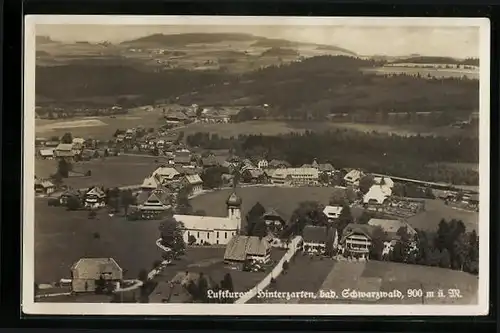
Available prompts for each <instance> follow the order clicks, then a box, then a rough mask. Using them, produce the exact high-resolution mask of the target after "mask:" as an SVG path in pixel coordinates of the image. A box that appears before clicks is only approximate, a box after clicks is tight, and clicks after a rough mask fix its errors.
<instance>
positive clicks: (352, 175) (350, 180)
mask: <svg viewBox="0 0 500 333" xmlns="http://www.w3.org/2000/svg"><path fill="white" fill-rule="evenodd" d="M363 176H364V173H363V171H360V170H356V169H354V170H351V171H349V172H348V173H347V174H346V175H345V176H344V180H345V182H346V183H347V185H351V186H358V185H359V180H360V179H361V178H362V177H363Z"/></svg>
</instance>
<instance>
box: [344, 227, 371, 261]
mask: <svg viewBox="0 0 500 333" xmlns="http://www.w3.org/2000/svg"><path fill="white" fill-rule="evenodd" d="M371 232H372V227H371V226H369V225H365V224H355V223H350V224H348V225H347V226H346V227H345V228H344V231H343V234H342V239H341V241H340V245H341V249H342V250H341V251H342V254H343V255H344V256H345V257H348V258H356V259H361V260H366V259H368V255H369V253H370V248H371V245H372V241H371V240H372V238H371Z"/></svg>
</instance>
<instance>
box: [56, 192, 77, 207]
mask: <svg viewBox="0 0 500 333" xmlns="http://www.w3.org/2000/svg"><path fill="white" fill-rule="evenodd" d="M80 196H81V194H80V192H79V191H77V190H74V189H68V190H66V191H64V192H63V193H61V195H60V196H59V202H60V204H61V205H66V204H67V203H68V199H69V198H80Z"/></svg>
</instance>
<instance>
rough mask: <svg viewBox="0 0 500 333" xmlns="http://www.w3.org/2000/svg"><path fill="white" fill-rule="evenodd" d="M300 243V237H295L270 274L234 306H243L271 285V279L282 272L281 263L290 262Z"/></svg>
mask: <svg viewBox="0 0 500 333" xmlns="http://www.w3.org/2000/svg"><path fill="white" fill-rule="evenodd" d="M301 241H302V237H300V236H297V237H295V238H294V239H292V241H291V242H290V248H289V249H288V251H287V252H286V253H285V255H284V256H283V257H282V258H281V260H280V261H279V262H278V263H277V264H276V266H275V267H274V268H273V270H272V271H271V273H269V274H268V275H267V276H266V277H265V278H264V279H263V280H262V281H260V282H259V283H258V284H257V285H256V286H255V287H253V288H252V289H250V290H249V291H247V292H246V293H245V294H244V295H243V296H242V297H240V298H239V299H238V300H236V302H235V303H236V304H244V303H246V302H248V301H249V300H251V299H252V298H254V297H255V296H257V293H258V292H259V291H261V290H264V289H266V288H267V287H268V286H269V284H270V283H271V280H272V279H273V278H275V279H276V278H277V277H278V276H279V275H280V274H281V272H282V271H283V263H284V262H285V261H290V259H292V257H293V256H294V255H295V253H296V252H297V250H298V244H299V243H300V242H301Z"/></svg>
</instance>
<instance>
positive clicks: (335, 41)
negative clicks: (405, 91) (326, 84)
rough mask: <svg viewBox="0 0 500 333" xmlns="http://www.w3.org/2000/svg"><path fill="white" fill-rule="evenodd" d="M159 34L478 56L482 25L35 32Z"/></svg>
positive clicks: (61, 31)
mask: <svg viewBox="0 0 500 333" xmlns="http://www.w3.org/2000/svg"><path fill="white" fill-rule="evenodd" d="M155 33H163V34H179V33H248V34H253V35H256V36H262V37H268V38H280V39H287V40H290V41H298V42H313V43H318V44H326V45H336V46H339V47H342V48H346V49H348V50H351V51H354V52H356V53H357V54H359V55H387V56H405V55H410V54H420V55H425V56H442V57H455V58H467V57H479V53H480V50H479V28H478V27H471V26H469V27H467V26H464V27H462V26H453V27H450V26H435V25H434V26H428V27H425V26H424V27H422V26H395V25H390V26H380V25H378V26H352V25H350V26H346V25H344V26H342V25H336V26H333V25H330V26H317V25H316V26H311V25H304V26H297V25H272V26H271V25H267V26H266V25H261V26H259V25H192V24H191V25H155V26H146V25H105V24H64V25H60V24H59V25H54V24H52V25H47V24H37V25H36V35H38V36H49V37H51V38H52V39H53V40H58V41H64V42H75V41H88V42H102V41H109V42H111V43H119V42H123V41H125V40H131V39H135V38H139V37H143V36H147V35H151V34H155Z"/></svg>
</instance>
